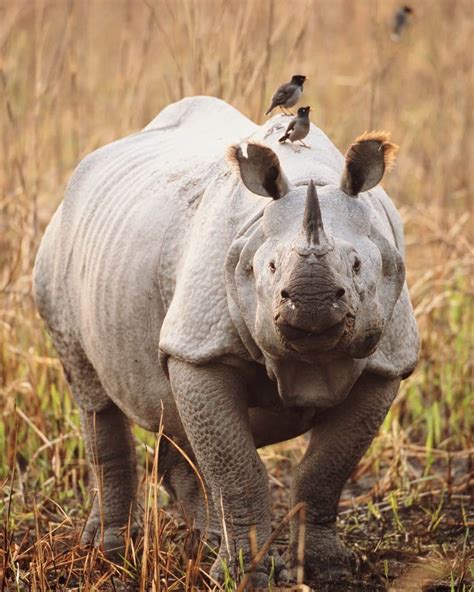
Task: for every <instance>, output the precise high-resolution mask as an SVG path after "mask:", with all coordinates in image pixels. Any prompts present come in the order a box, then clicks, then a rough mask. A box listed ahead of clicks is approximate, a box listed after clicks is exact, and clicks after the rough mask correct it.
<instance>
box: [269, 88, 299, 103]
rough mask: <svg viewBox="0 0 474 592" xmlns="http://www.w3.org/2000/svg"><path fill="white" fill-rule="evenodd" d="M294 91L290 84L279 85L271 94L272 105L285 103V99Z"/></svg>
mask: <svg viewBox="0 0 474 592" xmlns="http://www.w3.org/2000/svg"><path fill="white" fill-rule="evenodd" d="M294 91H295V89H294V88H293V87H292V86H291V85H288V84H284V85H283V86H280V88H279V89H278V90H277V91H276V93H275V94H274V95H273V98H272V103H273V104H274V105H279V104H280V103H286V101H287V100H288V99H289V98H290V97H291V95H292V94H293V93H294Z"/></svg>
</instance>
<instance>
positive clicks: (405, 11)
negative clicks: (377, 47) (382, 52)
mask: <svg viewBox="0 0 474 592" xmlns="http://www.w3.org/2000/svg"><path fill="white" fill-rule="evenodd" d="M413 13H414V10H413V8H411V6H407V5H405V6H401V7H400V8H399V9H398V10H397V11H396V13H395V14H394V15H393V22H392V34H391V37H392V39H393V41H400V37H401V36H402V33H403V31H404V30H405V29H406V28H407V27H408V25H409V23H410V17H411V15H412V14H413Z"/></svg>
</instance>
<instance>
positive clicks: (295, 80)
mask: <svg viewBox="0 0 474 592" xmlns="http://www.w3.org/2000/svg"><path fill="white" fill-rule="evenodd" d="M305 80H307V78H306V76H303V75H301V74H295V75H294V76H292V77H291V80H290V82H286V83H285V84H282V85H281V86H280V87H278V88H277V90H276V92H275V94H274V95H273V97H272V104H271V105H270V107H269V108H268V109H267V111H266V112H265V115H268V114H269V113H271V112H272V111H273V109H275V107H280V109H281V110H282V111H283V109H286V110H287V111H289V109H290V107H294V106H295V105H296V103H297V102H298V101H299V100H300V97H301V93H302V92H303V84H304V83H305ZM283 113H285V111H283ZM285 115H293V113H291V111H290V113H285Z"/></svg>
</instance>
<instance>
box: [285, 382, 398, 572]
mask: <svg viewBox="0 0 474 592" xmlns="http://www.w3.org/2000/svg"><path fill="white" fill-rule="evenodd" d="M399 385H400V381H399V380H398V379H396V380H393V379H386V378H383V377H380V376H375V375H370V374H367V375H362V376H361V378H360V379H359V380H358V381H357V383H356V384H355V386H354V387H353V389H352V391H351V393H350V394H349V396H348V398H347V399H346V400H345V401H344V402H343V403H342V404H341V405H339V406H337V407H334V408H332V409H328V410H327V411H325V412H324V413H322V414H321V415H320V416H319V418H318V419H317V420H316V423H315V425H314V427H313V429H312V430H311V439H310V443H309V446H308V449H307V451H306V453H305V455H304V457H303V459H302V461H301V463H300V464H299V466H298V467H297V468H296V470H295V475H294V481H293V486H292V495H291V498H292V506H294V505H295V504H297V503H298V502H305V503H306V534H305V547H304V568H305V579H306V580H308V581H311V580H314V579H340V578H345V577H350V576H351V575H352V572H353V570H354V567H355V555H354V554H353V553H352V551H350V550H349V549H348V548H347V547H345V545H344V544H343V543H342V541H341V540H340V539H339V537H338V535H337V532H336V515H337V506H338V503H339V498H340V495H341V492H342V489H343V487H344V484H345V483H346V481H347V479H348V478H349V476H350V475H351V473H352V472H353V471H354V469H355V467H356V465H357V463H358V462H359V460H360V459H361V458H362V456H363V454H364V453H365V452H366V450H367V448H368V447H369V445H370V443H371V442H372V439H373V438H374V436H375V435H376V433H377V431H378V429H379V427H380V425H381V424H382V422H383V420H384V418H385V416H386V414H387V411H388V409H389V407H390V405H391V403H392V401H393V399H394V397H395V395H396V393H397V391H398V387H399ZM298 531H299V524H298V521H297V520H295V521H294V522H293V524H292V525H291V544H290V552H291V556H292V562H293V564H294V565H296V561H297V548H298Z"/></svg>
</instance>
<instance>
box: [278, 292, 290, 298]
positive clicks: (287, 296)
mask: <svg viewBox="0 0 474 592" xmlns="http://www.w3.org/2000/svg"><path fill="white" fill-rule="evenodd" d="M280 294H281V297H282V298H283V300H288V298H289V297H290V295H289V294H288V292H287V291H286V290H282V291H281V292H280Z"/></svg>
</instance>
